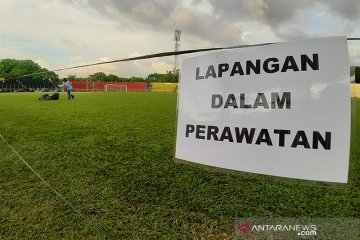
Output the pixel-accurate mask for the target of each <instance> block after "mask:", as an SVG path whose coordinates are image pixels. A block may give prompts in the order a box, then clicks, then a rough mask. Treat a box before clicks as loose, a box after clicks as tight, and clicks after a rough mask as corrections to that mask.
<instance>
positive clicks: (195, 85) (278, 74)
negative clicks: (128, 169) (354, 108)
mask: <svg viewBox="0 0 360 240" xmlns="http://www.w3.org/2000/svg"><path fill="white" fill-rule="evenodd" d="M349 69H350V67H349V58H348V49H347V41H346V38H345V37H329V38H318V39H311V40H305V41H297V42H288V43H277V44H271V45H265V46H256V47H249V48H242V49H236V50H226V51H221V52H216V53H212V54H207V55H203V56H199V57H194V58H190V59H187V60H185V61H184V62H183V66H182V71H181V82H180V85H179V89H180V95H179V103H178V126H177V138H176V154H175V157H176V158H178V159H182V160H186V161H190V162H195V163H200V164H205V165H210V166H215V167H220V168H226V169H233V170H240V171H245V172H252V173H260V174H267V175H274V176H282V177H289V178H298V179H306V180H318V181H328V182H340V183H346V182H347V178H348V166H349V151H350V113H351V111H350V80H349V79H350V74H349Z"/></svg>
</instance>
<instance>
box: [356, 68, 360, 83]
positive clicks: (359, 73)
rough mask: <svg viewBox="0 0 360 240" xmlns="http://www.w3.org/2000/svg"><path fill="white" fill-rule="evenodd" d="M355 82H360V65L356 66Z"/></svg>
mask: <svg viewBox="0 0 360 240" xmlns="http://www.w3.org/2000/svg"><path fill="white" fill-rule="evenodd" d="M355 82H356V83H360V67H359V66H356V67H355Z"/></svg>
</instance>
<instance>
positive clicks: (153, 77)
mask: <svg viewBox="0 0 360 240" xmlns="http://www.w3.org/2000/svg"><path fill="white" fill-rule="evenodd" d="M178 79H179V76H178V74H174V73H173V72H171V71H167V72H166V73H165V74H160V73H152V74H149V75H148V77H147V79H146V80H147V81H148V82H178Z"/></svg>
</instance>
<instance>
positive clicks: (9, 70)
mask: <svg viewBox="0 0 360 240" xmlns="http://www.w3.org/2000/svg"><path fill="white" fill-rule="evenodd" d="M39 72H44V73H41V74H37V75H33V76H29V77H24V78H21V79H20V80H21V81H25V82H26V84H32V80H39V79H43V78H51V79H52V80H53V81H54V82H58V81H59V76H58V75H57V74H56V73H54V72H48V70H47V69H46V68H41V67H40V65H39V64H37V63H35V62H34V61H32V60H16V59H8V58H7V59H1V60H0V77H4V78H15V77H19V76H23V75H27V74H33V73H39Z"/></svg>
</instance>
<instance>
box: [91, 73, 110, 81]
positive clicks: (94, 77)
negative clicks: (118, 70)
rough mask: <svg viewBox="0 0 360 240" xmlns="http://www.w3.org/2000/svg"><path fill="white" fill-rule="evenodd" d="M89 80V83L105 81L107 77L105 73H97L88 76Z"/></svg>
mask: <svg viewBox="0 0 360 240" xmlns="http://www.w3.org/2000/svg"><path fill="white" fill-rule="evenodd" d="M89 79H90V80H91V81H106V80H107V76H106V73H103V72H97V73H94V74H92V75H90V77H89Z"/></svg>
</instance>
